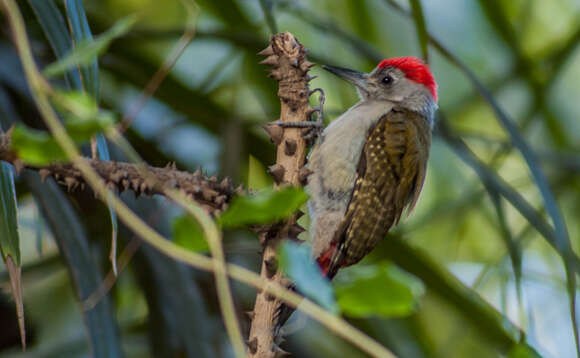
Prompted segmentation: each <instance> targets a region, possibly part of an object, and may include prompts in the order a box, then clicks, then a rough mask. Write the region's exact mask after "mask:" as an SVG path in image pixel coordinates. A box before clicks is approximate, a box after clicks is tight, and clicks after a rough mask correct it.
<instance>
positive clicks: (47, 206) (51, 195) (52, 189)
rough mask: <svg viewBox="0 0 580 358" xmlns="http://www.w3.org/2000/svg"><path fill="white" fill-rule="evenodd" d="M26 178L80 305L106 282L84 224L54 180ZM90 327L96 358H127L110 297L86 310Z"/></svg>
mask: <svg viewBox="0 0 580 358" xmlns="http://www.w3.org/2000/svg"><path fill="white" fill-rule="evenodd" d="M22 177H23V179H24V180H25V181H26V183H27V184H28V187H29V188H30V190H31V191H32V194H33V195H34V198H35V200H36V203H37V204H38V206H39V207H40V209H41V212H42V215H43V217H44V218H45V219H46V222H47V224H48V226H49V227H50V230H51V231H52V234H53V236H54V239H55V241H56V242H57V244H58V248H59V252H60V256H61V258H62V260H63V261H64V262H65V263H66V265H67V266H68V272H69V275H70V276H71V280H72V282H73V287H74V289H75V290H76V292H77V294H78V297H79V300H80V302H84V301H85V300H86V299H87V298H89V297H90V296H91V294H92V293H94V292H95V291H97V290H98V289H99V288H100V287H101V284H102V282H103V277H102V276H101V270H100V267H99V265H97V264H96V262H95V260H94V257H93V256H92V254H91V250H90V248H89V241H88V237H87V234H86V232H85V229H84V226H83V225H82V221H81V220H80V218H79V216H78V215H77V212H76V211H75V209H74V208H73V207H72V206H71V204H70V203H69V201H68V200H67V198H66V196H65V195H64V193H63V192H62V190H61V189H60V188H59V187H58V185H57V184H56V183H55V182H54V181H53V180H47V181H46V182H44V183H42V182H41V180H40V177H39V175H38V174H37V173H32V172H30V171H25V172H24V173H22ZM82 313H83V316H84V322H85V325H86V327H87V330H86V334H87V336H88V343H89V349H90V351H91V356H92V357H95V358H101V357H106V358H117V357H123V356H124V353H123V350H122V349H121V339H120V334H119V327H118V326H117V320H116V319H115V316H114V314H113V306H112V305H111V300H110V297H109V295H106V296H105V297H103V298H102V299H101V300H99V301H98V303H97V304H96V305H95V306H94V307H92V308H91V309H86V310H85V309H83V310H82Z"/></svg>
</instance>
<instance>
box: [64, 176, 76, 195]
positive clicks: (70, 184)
mask: <svg viewBox="0 0 580 358" xmlns="http://www.w3.org/2000/svg"><path fill="white" fill-rule="evenodd" d="M64 183H65V185H66V189H67V191H68V192H69V193H70V192H71V190H73V189H74V188H76V186H77V181H76V179H75V178H71V177H66V178H64Z"/></svg>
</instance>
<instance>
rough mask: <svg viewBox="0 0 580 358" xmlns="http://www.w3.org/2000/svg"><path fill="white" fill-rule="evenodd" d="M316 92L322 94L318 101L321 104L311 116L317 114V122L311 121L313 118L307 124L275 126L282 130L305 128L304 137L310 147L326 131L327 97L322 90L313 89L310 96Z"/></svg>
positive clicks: (279, 123) (278, 123) (280, 123)
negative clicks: (325, 104)
mask: <svg viewBox="0 0 580 358" xmlns="http://www.w3.org/2000/svg"><path fill="white" fill-rule="evenodd" d="M316 92H320V97H319V99H318V101H319V104H318V106H317V107H315V108H314V110H313V111H312V113H311V114H310V116H312V115H313V114H314V113H317V116H316V120H311V118H309V119H310V120H308V121H306V122H281V121H276V122H274V124H275V125H278V126H280V127H282V128H303V129H304V131H303V132H302V137H303V138H304V140H306V141H307V142H308V144H309V145H311V144H312V143H313V142H314V141H315V140H316V139H317V138H318V137H319V136H320V134H321V133H322V130H323V129H324V118H323V114H324V101H325V99H326V96H325V95H324V91H323V90H322V88H316V89H313V90H312V91H310V93H309V95H312V94H314V93H316Z"/></svg>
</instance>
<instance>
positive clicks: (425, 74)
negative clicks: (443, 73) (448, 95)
mask: <svg viewBox="0 0 580 358" xmlns="http://www.w3.org/2000/svg"><path fill="white" fill-rule="evenodd" d="M377 67H378V68H384V67H395V68H398V69H399V70H401V72H403V73H404V74H405V77H407V78H408V79H409V80H411V81H414V82H416V83H420V84H422V85H423V86H425V87H427V89H428V90H429V92H431V95H433V99H434V100H435V102H437V83H436V82H435V78H434V77H433V74H432V73H431V70H430V69H429V66H428V65H426V64H425V62H423V61H421V60H420V59H418V58H417V57H413V56H407V57H393V58H389V59H386V60H382V61H381V62H380V63H379V65H378V66H377Z"/></svg>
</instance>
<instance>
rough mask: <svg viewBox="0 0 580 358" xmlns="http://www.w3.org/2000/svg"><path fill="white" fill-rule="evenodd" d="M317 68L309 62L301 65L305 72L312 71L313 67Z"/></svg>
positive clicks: (305, 61)
mask: <svg viewBox="0 0 580 358" xmlns="http://www.w3.org/2000/svg"><path fill="white" fill-rule="evenodd" d="M314 66H316V64H315V63H312V62H310V61H308V60H304V61H303V62H302V63H301V64H300V69H301V70H302V71H303V72H308V70H310V69H311V68H312V67H314Z"/></svg>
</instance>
